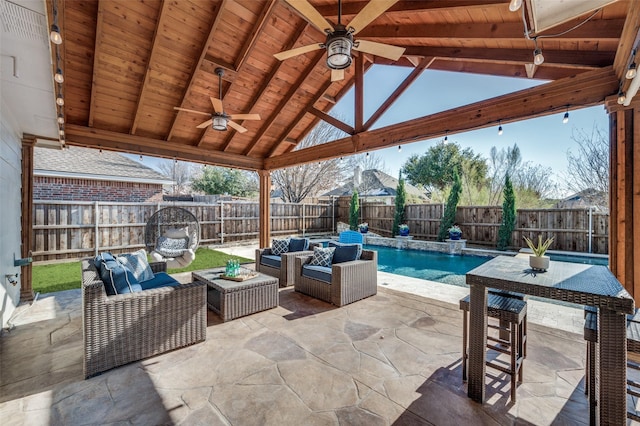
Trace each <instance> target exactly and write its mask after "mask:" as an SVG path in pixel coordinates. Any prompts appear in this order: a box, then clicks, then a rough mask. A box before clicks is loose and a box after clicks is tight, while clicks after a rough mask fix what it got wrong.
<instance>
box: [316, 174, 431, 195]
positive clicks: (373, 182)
mask: <svg viewBox="0 0 640 426" xmlns="http://www.w3.org/2000/svg"><path fill="white" fill-rule="evenodd" d="M358 187H359V188H360V190H359V192H358V195H360V196H361V197H363V196H364V197H374V196H375V197H395V196H396V193H397V192H396V188H397V187H398V179H396V178H394V177H393V176H390V175H388V174H386V173H385V172H383V171H380V170H377V169H370V170H365V171H363V172H362V178H361V183H360V185H358ZM353 188H354V180H353V179H352V180H350V181H349V182H347V183H346V184H344V185H343V186H341V187H339V188H336V189H333V190H331V191H329V192H327V193H325V194H322V195H321V197H330V196H334V197H336V196H337V197H343V196H350V195H351V194H352V193H353ZM404 189H405V191H406V192H407V195H411V196H414V197H419V198H421V199H423V200H426V199H428V197H427V194H426V192H425V191H423V190H420V189H419V188H417V187H415V186H413V185H411V184H410V183H407V182H406V181H405V183H404Z"/></svg>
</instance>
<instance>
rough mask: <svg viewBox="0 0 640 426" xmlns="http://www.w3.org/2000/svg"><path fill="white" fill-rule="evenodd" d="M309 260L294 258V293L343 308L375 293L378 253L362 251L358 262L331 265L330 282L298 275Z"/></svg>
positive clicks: (309, 258)
mask: <svg viewBox="0 0 640 426" xmlns="http://www.w3.org/2000/svg"><path fill="white" fill-rule="evenodd" d="M312 257H313V256H311V255H309V256H304V257H296V258H295V262H296V268H295V284H294V288H295V291H297V292H300V293H303V294H306V295H308V296H312V297H315V298H317V299H321V300H324V301H325V302H329V303H331V304H333V305H336V306H343V305H347V304H349V303H353V302H355V301H358V300H361V299H364V298H365V297H369V296H373V295H375V294H376V293H377V292H378V252H376V251H373V250H362V255H361V256H360V259H359V260H353V261H350V262H343V263H334V264H332V265H331V282H330V283H329V282H326V281H322V280H319V279H315V278H312V277H308V276H305V275H303V274H302V268H303V266H304V265H306V264H308V263H309V262H311V259H312Z"/></svg>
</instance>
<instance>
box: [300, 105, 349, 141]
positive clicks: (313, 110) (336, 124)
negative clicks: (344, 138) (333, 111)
mask: <svg viewBox="0 0 640 426" xmlns="http://www.w3.org/2000/svg"><path fill="white" fill-rule="evenodd" d="M307 112H308V113H310V114H313V115H315V116H316V117H318V118H319V119H321V120H323V121H326V122H327V123H329V124H331V125H332V126H333V127H336V128H338V129H340V130H342V131H343V132H345V133H347V134H350V135H353V134H354V133H355V129H354V128H353V127H351V126H349V125H348V124H347V123H345V122H343V121H340V120H338V119H337V118H335V117H332V116H330V115H329V114H326V113H324V112H322V111H320V110H319V109H316V108H314V107H307Z"/></svg>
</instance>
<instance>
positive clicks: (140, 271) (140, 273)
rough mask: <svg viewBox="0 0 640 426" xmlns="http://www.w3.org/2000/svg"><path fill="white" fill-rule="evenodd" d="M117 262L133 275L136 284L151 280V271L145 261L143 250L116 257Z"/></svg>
mask: <svg viewBox="0 0 640 426" xmlns="http://www.w3.org/2000/svg"><path fill="white" fill-rule="evenodd" d="M118 262H120V263H121V264H122V265H124V267H125V268H127V269H128V270H130V271H131V272H132V273H133V276H134V277H136V279H137V280H138V282H144V281H147V280H150V279H152V278H153V271H152V270H151V266H149V262H148V261H147V252H146V251H144V249H140V250H138V251H134V252H133V253H123V254H120V255H118Z"/></svg>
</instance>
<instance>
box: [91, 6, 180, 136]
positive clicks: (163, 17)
mask: <svg viewBox="0 0 640 426" xmlns="http://www.w3.org/2000/svg"><path fill="white" fill-rule="evenodd" d="M169 9H170V2H169V1H164V0H162V6H161V7H160V16H159V17H158V23H157V24H156V28H155V29H154V31H153V41H152V42H151V55H149V62H147V69H146V70H145V73H144V81H143V83H142V86H141V87H140V92H139V93H138V101H137V102H136V108H135V116H134V117H133V124H132V125H131V131H130V132H129V133H131V134H132V135H135V134H136V130H137V129H138V122H139V120H140V119H141V118H142V116H143V113H142V110H141V108H140V106H141V105H144V101H145V97H146V94H147V88H148V86H149V80H150V79H151V67H152V64H153V63H154V62H155V61H156V60H157V59H158V57H159V56H161V55H163V54H162V53H160V50H161V49H160V48H159V46H158V45H159V43H158V40H157V36H158V29H159V28H163V27H164V26H165V25H167V21H168V20H169ZM94 66H95V65H94ZM94 86H95V85H94ZM89 126H90V127H91V124H89Z"/></svg>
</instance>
